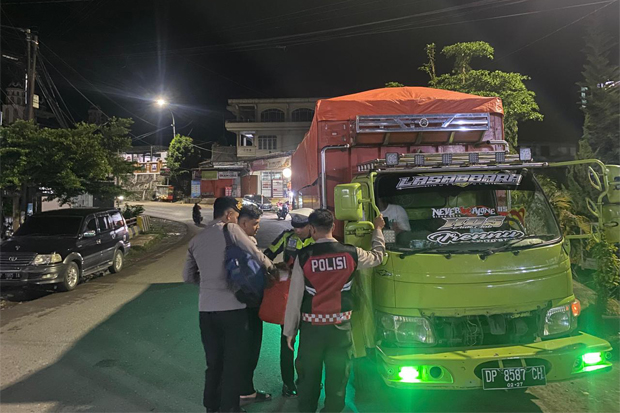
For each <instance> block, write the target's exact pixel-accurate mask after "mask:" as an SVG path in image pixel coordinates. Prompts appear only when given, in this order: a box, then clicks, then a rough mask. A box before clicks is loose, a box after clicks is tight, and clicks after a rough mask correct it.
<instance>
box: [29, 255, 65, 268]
mask: <svg viewBox="0 0 620 413" xmlns="http://www.w3.org/2000/svg"><path fill="white" fill-rule="evenodd" d="M58 262H62V257H61V256H60V254H57V253H53V254H37V256H36V257H34V261H32V265H48V264H56V263H58Z"/></svg>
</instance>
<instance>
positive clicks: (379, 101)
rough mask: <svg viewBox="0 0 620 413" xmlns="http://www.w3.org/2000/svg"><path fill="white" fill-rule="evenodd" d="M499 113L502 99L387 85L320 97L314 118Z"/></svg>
mask: <svg viewBox="0 0 620 413" xmlns="http://www.w3.org/2000/svg"><path fill="white" fill-rule="evenodd" d="M424 113H498V114H501V115H503V114H504V109H503V108H502V100H501V99H500V98H498V97H483V96H476V95H469V94H467V93H460V92H452V91H450V90H442V89H432V88H428V87H387V88H383V89H374V90H368V91H366V92H360V93H355V94H353V95H346V96H339V97H336V98H332V99H323V100H319V101H318V102H317V104H316V112H315V118H314V121H315V122H316V121H318V122H320V121H324V120H349V119H353V118H354V117H355V116H357V115H417V114H424Z"/></svg>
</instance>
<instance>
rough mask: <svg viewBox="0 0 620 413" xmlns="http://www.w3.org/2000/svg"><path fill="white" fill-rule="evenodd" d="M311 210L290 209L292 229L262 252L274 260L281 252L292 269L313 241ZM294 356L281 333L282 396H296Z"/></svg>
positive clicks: (282, 234)
mask: <svg viewBox="0 0 620 413" xmlns="http://www.w3.org/2000/svg"><path fill="white" fill-rule="evenodd" d="M313 211H314V210H313V209H311V208H300V209H296V210H294V211H291V213H290V215H291V224H292V225H293V229H289V230H286V231H284V232H283V233H281V234H280V235H279V236H278V237H277V238H276V239H275V240H274V241H273V243H272V244H271V245H270V246H269V247H268V248H267V249H266V250H265V252H264V254H265V255H266V256H267V257H269V259H270V260H274V259H275V258H276V257H277V256H278V255H279V254H280V253H282V252H283V253H284V257H283V261H284V263H285V264H287V266H288V267H289V268H290V269H292V267H293V264H294V262H295V258H296V257H297V252H298V251H299V250H300V249H302V248H303V247H305V246H306V245H310V244H312V243H313V242H314V240H313V239H312V237H310V226H309V225H308V217H309V216H310V214H311V213H312V212H313ZM281 274H282V273H281ZM282 331H283V332H284V326H282ZM294 358H295V352H294V350H291V349H289V347H288V344H287V341H286V336H285V335H284V334H282V336H281V337H280V374H281V375H282V395H283V396H284V397H296V396H297V386H296V385H295V364H294Z"/></svg>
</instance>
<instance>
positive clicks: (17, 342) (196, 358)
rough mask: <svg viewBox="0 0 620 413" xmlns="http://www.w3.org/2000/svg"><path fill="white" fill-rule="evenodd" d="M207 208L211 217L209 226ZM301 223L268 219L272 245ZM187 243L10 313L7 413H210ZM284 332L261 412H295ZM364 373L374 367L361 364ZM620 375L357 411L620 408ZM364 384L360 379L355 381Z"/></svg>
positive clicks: (371, 402) (171, 211)
mask: <svg viewBox="0 0 620 413" xmlns="http://www.w3.org/2000/svg"><path fill="white" fill-rule="evenodd" d="M147 211H148V213H150V214H152V215H154V216H159V217H163V218H169V219H176V220H181V221H184V222H185V223H186V224H188V228H189V231H190V234H193V233H197V232H198V231H200V230H201V228H199V227H196V226H195V225H193V224H192V223H191V208H187V207H186V206H177V205H174V204H160V203H154V204H153V205H151V204H150V203H147ZM206 212H207V211H205V214H204V215H205V221H206V220H207V219H208V218H209V217H208V216H207V213H206ZM288 226H289V222H278V221H276V220H275V217H274V216H265V218H264V220H263V224H262V228H261V230H260V232H259V236H258V240H259V244H260V245H261V246H265V245H266V244H267V243H268V242H269V241H270V240H271V239H272V238H274V237H275V236H276V235H277V234H279V232H280V231H282V230H283V229H284V228H287V227H288ZM187 241H188V239H187V238H186V239H185V240H184V241H183V242H182V243H180V244H177V245H176V246H172V247H170V248H169V249H168V250H165V251H160V252H158V253H156V254H154V255H152V256H150V257H148V258H147V259H145V260H143V261H141V262H139V263H136V264H134V265H133V266H131V267H128V268H125V269H124V270H123V271H122V272H121V273H120V274H117V275H112V274H108V275H106V276H104V277H101V278H98V279H96V280H93V281H91V282H89V283H86V284H83V285H80V286H78V288H77V289H76V290H75V291H73V292H70V293H64V294H60V293H57V294H51V295H47V296H44V297H42V298H39V299H37V300H33V301H30V302H25V303H23V304H20V305H18V306H14V307H11V308H8V309H6V310H3V311H2V312H1V313H0V316H1V317H0V365H1V370H0V410H1V411H2V412H3V413H4V412H48V411H49V412H76V411H78V412H104V411H105V412H200V411H204V409H203V407H202V405H201V401H202V388H203V380H204V364H205V360H204V353H203V350H202V345H201V343H200V336H199V330H198V311H197V303H198V291H197V288H196V287H194V286H190V285H184V284H183V283H182V282H181V270H182V267H183V262H184V259H185V253H186V244H187ZM279 335H280V328H279V326H274V325H269V324H265V332H264V337H263V343H264V344H263V349H262V353H261V359H260V363H259V365H258V369H257V372H256V376H255V382H256V385H257V387H258V388H260V389H261V390H266V391H268V392H271V393H273V394H274V396H275V398H274V400H273V401H271V402H268V403H262V404H260V405H250V406H247V407H246V409H247V410H248V411H249V412H276V411H294V410H295V401H294V400H286V399H283V398H282V397H281V396H280V395H279V392H280V389H281V382H280V373H279ZM356 366H357V367H359V370H357V371H358V374H366V375H370V376H372V366H368V365H365V364H359V363H356ZM618 372H619V370H618V369H617V368H616V369H615V370H614V371H612V372H610V373H607V374H601V375H596V376H592V377H590V378H589V379H586V380H579V381H573V382H565V383H557V384H552V385H548V386H546V387H541V388H532V389H530V390H529V391H528V392H526V393H519V392H516V393H515V392H506V391H498V392H482V391H458V392H439V391H436V392H433V391H425V392H415V391H395V390H390V389H386V388H385V387H384V386H382V385H381V383H378V382H374V383H373V382H372V380H370V382H371V383H370V385H369V386H368V387H367V388H366V389H364V391H360V392H358V393H357V394H356V392H355V389H354V388H353V386H352V385H351V384H349V387H348V394H347V407H346V410H347V411H353V412H357V411H359V412H388V411H399V412H410V411H411V412H423V411H432V412H453V411H454V412H457V411H458V412H617V411H620V391H619V386H620V385H619V383H620V380H619V374H618ZM352 381H353V380H351V382H352Z"/></svg>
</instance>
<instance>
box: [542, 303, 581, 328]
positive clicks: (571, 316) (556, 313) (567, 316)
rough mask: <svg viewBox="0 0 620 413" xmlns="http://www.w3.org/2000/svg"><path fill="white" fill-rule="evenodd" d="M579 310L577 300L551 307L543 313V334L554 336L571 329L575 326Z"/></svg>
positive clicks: (579, 306)
mask: <svg viewBox="0 0 620 413" xmlns="http://www.w3.org/2000/svg"><path fill="white" fill-rule="evenodd" d="M580 312H581V305H580V304H579V300H575V301H574V302H572V303H571V304H566V305H561V306H559V307H553V308H551V309H550V310H549V311H547V314H546V315H545V325H544V327H543V336H545V337H549V336H556V335H558V334H563V333H567V332H569V331H571V330H572V329H573V328H575V327H576V326H577V317H578V316H579V313H580Z"/></svg>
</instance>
